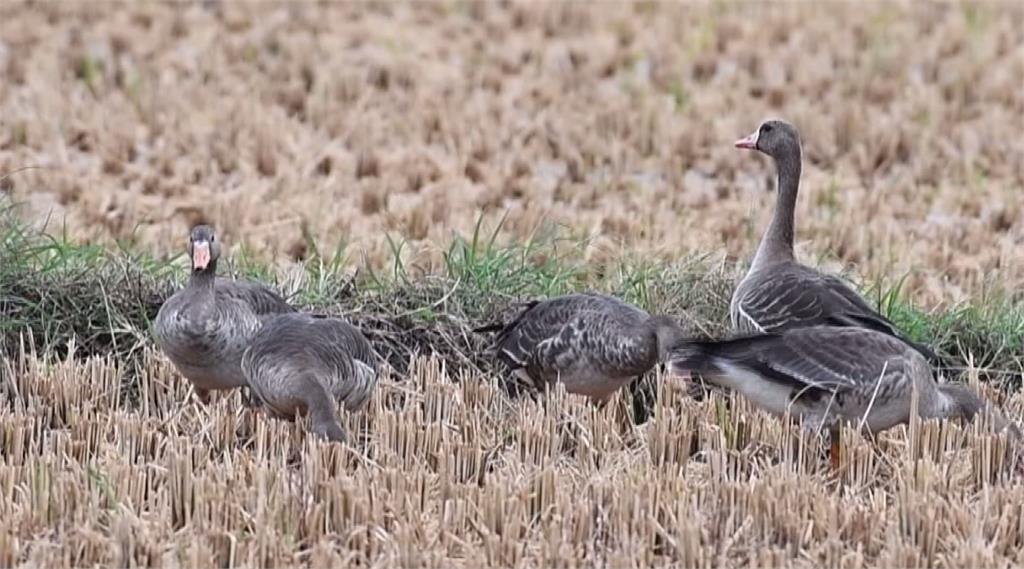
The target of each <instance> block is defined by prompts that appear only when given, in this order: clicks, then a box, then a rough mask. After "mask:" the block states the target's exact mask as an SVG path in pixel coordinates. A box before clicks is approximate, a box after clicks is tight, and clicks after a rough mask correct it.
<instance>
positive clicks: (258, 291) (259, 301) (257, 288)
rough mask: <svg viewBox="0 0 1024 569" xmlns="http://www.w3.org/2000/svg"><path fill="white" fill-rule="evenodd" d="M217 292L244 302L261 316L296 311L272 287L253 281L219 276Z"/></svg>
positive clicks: (216, 285)
mask: <svg viewBox="0 0 1024 569" xmlns="http://www.w3.org/2000/svg"><path fill="white" fill-rule="evenodd" d="M214 286H215V287H216V293H217V294H218V295H222V296H223V297H225V298H230V299H233V300H236V301H238V302H241V303H244V304H245V305H247V306H248V307H249V308H251V309H252V311H253V312H254V313H255V314H257V315H259V316H266V315H270V314H285V313H289V312H295V311H296V310H295V308H294V307H293V306H292V305H290V304H288V302H287V301H286V300H285V299H284V298H282V297H281V295H279V294H278V293H277V292H275V291H274V290H272V289H271V288H270V287H268V286H266V285H264V284H261V283H256V282H252V281H243V280H231V279H222V278H218V279H217V280H216V283H215V285H214Z"/></svg>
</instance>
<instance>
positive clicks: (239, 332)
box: [154, 225, 295, 402]
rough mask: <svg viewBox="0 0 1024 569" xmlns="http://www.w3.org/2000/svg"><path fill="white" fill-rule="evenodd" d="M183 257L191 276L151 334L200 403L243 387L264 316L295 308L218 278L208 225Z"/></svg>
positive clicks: (249, 285) (263, 290) (257, 287)
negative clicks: (246, 355)
mask: <svg viewBox="0 0 1024 569" xmlns="http://www.w3.org/2000/svg"><path fill="white" fill-rule="evenodd" d="M188 253H189V257H190V258H191V260H192V274H191V276H190V277H189V279H188V283H187V284H186V285H185V287H184V288H182V289H181V290H179V291H178V292H176V293H174V294H173V295H172V296H171V297H170V298H168V299H167V301H165V302H164V303H163V305H162V306H161V307H160V311H159V312H158V313H157V316H156V321H155V323H154V331H155V333H156V339H157V344H158V346H159V347H160V349H161V350H162V351H163V352H164V353H165V354H167V357H168V358H169V359H170V360H171V363H172V364H174V367H175V368H176V369H177V370H178V371H179V372H180V373H181V375H182V376H184V377H185V378H186V379H188V380H189V381H190V382H191V383H192V385H193V388H194V389H195V392H196V395H197V396H198V397H199V399H200V400H202V401H204V402H205V401H208V400H209V392H210V391H213V390H226V389H233V388H236V387H242V386H245V385H246V384H247V382H246V379H245V375H244V374H243V373H242V368H241V361H242V353H243V352H244V351H245V348H246V346H248V344H249V341H250V340H251V338H252V336H253V335H254V334H255V333H256V332H257V331H258V330H259V328H260V326H261V324H262V322H263V320H264V319H265V318H267V317H268V316H271V315H277V314H282V313H289V312H294V311H295V308H293V307H292V306H291V305H289V304H288V303H287V302H285V300H284V299H283V298H281V296H279V295H278V294H277V293H276V292H274V291H272V290H271V289H269V288H268V287H266V286H264V285H262V284H259V283H254V282H249V281H241V280H230V279H224V278H220V277H217V276H216V273H217V260H218V258H219V257H220V243H219V242H218V241H217V236H216V234H215V233H214V230H213V228H212V227H210V226H208V225H197V226H195V227H193V228H192V231H191V232H190V234H189V246H188Z"/></svg>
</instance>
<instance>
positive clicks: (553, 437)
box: [0, 357, 1024, 568]
mask: <svg viewBox="0 0 1024 569" xmlns="http://www.w3.org/2000/svg"><path fill="white" fill-rule="evenodd" d="M7 371H15V372H16V373H15V374H13V377H15V378H16V379H14V380H13V381H11V382H10V383H8V384H6V385H4V387H3V389H4V391H5V392H6V394H5V397H3V399H2V403H0V440H2V441H3V448H4V452H3V454H2V457H0V494H2V500H0V530H2V531H0V565H2V566H5V567H6V566H21V565H24V566H58V567H72V566H75V567H81V566H91V565H119V566H134V565H154V566H162V567H178V566H197V565H200V566H210V565H217V566H225V567H227V566H232V567H234V566H267V567H273V566H289V565H295V564H308V565H311V566H322V567H337V566H339V565H341V564H342V563H347V564H349V566H362V567H394V566H396V565H402V566H417V567H419V566H430V567H460V566H462V567H480V566H492V567H496V566H504V567H533V566H541V565H542V566H559V567H577V566H579V567H584V566H587V567H590V566H597V565H602V564H605V563H606V564H607V565H608V566H613V567H648V566H665V565H670V564H676V565H679V566H686V567H695V566H702V567H703V566H736V567H743V566H750V565H751V564H753V565H756V566H759V567H774V566H778V567H781V566H789V567H794V566H795V567H818V566H823V565H824V566H829V567H844V568H857V567H873V566H877V567H923V566H936V567H943V566H944V567H956V566H985V567H997V566H1007V565H1010V564H1020V563H1022V562H1024V556H1022V553H1021V552H1022V551H1024V548H1022V547H1021V546H1022V544H1024V510H1022V508H1021V506H1020V504H1021V503H1022V502H1024V483H1022V482H1024V479H1022V478H1021V477H1019V476H1015V475H1014V474H1013V472H1014V471H1015V470H1016V469H1017V468H1018V466H1019V458H1018V456H1017V455H1016V454H1015V453H1014V452H1013V451H1012V450H1011V449H1009V448H1008V447H1007V445H1006V440H1005V438H1003V437H1000V436H993V435H988V434H985V433H984V431H983V430H982V429H980V428H978V427H970V428H966V429H961V428H960V427H959V426H957V425H956V424H953V423H936V422H927V423H923V424H915V425H913V426H911V427H910V429H909V430H908V429H897V430H896V431H894V432H891V433H888V434H886V435H884V436H883V437H881V439H880V440H879V441H878V442H877V444H874V445H873V444H872V443H871V442H869V441H867V440H865V439H862V438H861V437H860V436H858V435H856V434H855V433H853V432H846V433H844V437H845V443H846V445H847V446H846V447H845V450H844V462H845V465H846V466H845V468H844V470H843V471H842V473H841V475H840V476H839V477H838V478H834V477H832V476H831V475H830V474H829V473H828V472H827V469H828V466H827V464H828V462H827V460H824V459H822V457H821V454H820V453H821V449H820V447H819V446H818V442H817V441H816V440H815V439H813V438H812V437H810V436H808V435H805V434H803V433H802V432H801V431H800V429H798V428H796V427H787V426H785V425H784V423H783V422H781V421H779V420H777V419H774V418H770V417H767V416H765V415H762V414H760V413H759V412H755V411H753V410H752V409H751V408H750V407H749V406H747V405H746V404H743V403H742V402H740V401H732V400H727V399H721V398H719V397H717V396H714V397H711V398H708V399H706V400H704V401H701V402H696V401H693V400H690V399H688V398H686V397H685V396H684V395H683V393H682V391H681V390H679V389H678V388H677V387H676V386H675V384H673V383H671V382H669V381H668V380H666V381H665V382H663V383H662V384H661V389H662V392H663V393H662V395H663V396H662V397H661V398H660V402H659V404H658V407H657V409H656V410H655V416H654V418H653V419H652V420H651V421H649V422H648V423H646V424H644V425H641V426H634V425H632V423H631V422H630V421H629V420H628V418H627V413H626V411H625V400H624V399H623V400H618V401H617V402H616V403H614V404H612V405H609V406H608V407H607V408H605V409H604V410H597V409H596V408H595V407H593V406H591V405H589V404H587V403H585V402H583V401H581V400H578V399H575V398H572V397H571V396H567V395H565V394H564V392H555V393H552V394H550V395H549V397H548V398H547V399H546V400H540V401H531V400H528V399H520V400H514V401H510V400H509V399H507V398H506V397H505V396H504V395H503V394H502V393H501V391H500V390H498V389H497V388H496V387H495V385H494V384H492V383H489V382H487V381H484V380H480V379H479V378H471V377H462V378H458V379H460V381H452V378H450V377H448V376H447V375H446V373H445V371H444V369H443V366H441V365H439V364H438V362H437V361H436V360H423V359H421V360H417V361H416V362H415V364H414V366H413V370H412V371H411V375H410V380H409V381H405V382H401V383H396V382H394V381H392V380H391V379H388V378H385V380H384V381H383V385H382V387H381V389H380V390H379V391H378V392H377V395H376V397H375V398H374V400H373V402H372V403H371V404H370V406H369V408H368V410H367V411H366V412H365V413H363V414H360V415H354V416H349V417H348V418H347V420H346V423H347V426H348V427H349V428H350V429H352V430H353V432H355V433H361V435H360V436H358V437H357V439H358V441H357V442H356V443H355V445H356V448H345V447H341V446H337V445H328V444H322V443H318V442H316V441H315V440H313V439H311V438H310V437H308V436H306V435H305V434H304V433H303V431H302V430H301V426H300V425H296V424H289V423H286V422H281V421H275V420H269V419H267V418H265V417H262V416H258V415H254V414H252V413H251V412H249V411H246V410H241V409H239V400H238V396H237V395H231V396H228V397H223V398H220V399H219V400H216V401H215V403H214V404H213V405H212V406H211V407H208V408H207V407H202V406H200V405H199V404H197V403H196V402H195V400H194V399H191V398H189V392H188V389H187V387H186V383H185V382H183V381H181V380H180V379H179V378H178V377H177V375H176V374H175V373H173V371H172V370H171V369H170V367H169V366H168V365H167V364H166V363H165V362H164V361H163V360H162V359H161V358H157V357H149V358H148V360H147V365H146V371H145V373H144V374H143V377H142V378H141V383H140V387H139V389H140V392H139V398H138V404H137V405H129V404H128V403H127V401H128V399H127V398H125V397H124V394H123V393H122V391H121V389H120V385H121V381H122V379H123V378H122V377H121V373H122V372H121V371H120V370H119V369H118V364H117V363H116V362H113V361H110V360H107V359H103V358H92V359H89V360H87V361H78V362H68V361H41V360H40V359H38V358H33V357H25V358H24V359H23V360H22V363H20V364H16V365H14V366H13V369H10V370H7ZM1008 404H1009V405H1010V406H1011V407H1013V408H1014V409H1017V410H1019V409H1020V408H1021V407H1022V405H1024V398H1022V397H1021V396H1020V395H1017V396H1016V397H1015V398H1014V399H1013V400H1012V401H1010V402H1009V403H1008Z"/></svg>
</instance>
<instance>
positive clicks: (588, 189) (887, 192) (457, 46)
mask: <svg viewBox="0 0 1024 569" xmlns="http://www.w3.org/2000/svg"><path fill="white" fill-rule="evenodd" d="M1022 76H1024V8H1022V7H1021V6H1019V5H1015V4H1014V3H1008V2H1003V3H998V2H994V3H985V4H970V5H968V4H958V3H951V4H942V5H939V4H932V3H928V4H918V3H900V4H892V3H883V2H871V3H869V5H867V6H864V5H862V4H861V3H851V4H845V5H844V4H837V3H828V4H827V6H816V5H814V4H811V3H804V2H800V3H786V4H783V5H776V6H774V7H769V6H761V5H758V6H752V5H749V4H746V3H729V2H725V3H713V4H705V3H700V4H697V3H646V2H645V3H636V4H628V3H619V2H605V3H601V4H600V5H598V6H586V5H584V4H579V3H557V4H556V3H544V4H535V3H510V4H508V5H497V4H482V3H468V2H444V3H433V4H424V3H411V4H393V3H380V4H367V3H342V2H331V3H323V4H313V3H307V2H295V3H290V4H287V5H285V4H282V3H275V2H222V1H212V2H206V3H201V4H199V3H197V4H187V5H169V4H163V3H149V2H146V3H130V4H129V5H127V6H118V5H117V4H116V3H114V2H81V3H66V2H49V3H46V2H44V3H32V4H28V3H21V2H13V1H11V2H4V4H3V6H2V7H0V171H8V170H11V169H14V168H17V167H21V166H25V165H41V166H45V168H44V169H38V170H31V171H27V172H23V173H20V174H18V175H16V176H14V177H12V178H10V179H8V180H6V181H5V182H4V187H5V188H6V189H7V190H9V191H11V192H12V193H13V194H14V196H15V197H16V198H18V199H20V200H23V201H26V202H28V203H29V204H30V205H31V206H32V208H33V211H34V213H35V214H36V215H37V216H42V215H45V214H47V213H53V214H55V215H56V216H58V219H60V218H62V217H63V216H66V218H67V223H68V227H69V228H70V230H71V232H72V234H73V235H76V236H78V237H82V238H87V239H91V240H94V239H120V240H128V241H134V242H136V243H139V244H141V245H144V246H146V247H148V248H155V249H157V250H160V251H168V250H175V251H176V250H178V249H179V242H180V241H181V238H182V236H183V235H184V234H185V230H186V228H187V226H188V225H189V224H191V223H193V222H195V221H197V220H199V219H208V220H212V221H213V222H215V223H216V224H217V225H218V227H219V228H221V229H222V231H223V233H224V235H225V238H226V240H227V241H229V242H232V243H239V242H241V241H242V240H243V239H244V240H245V241H247V242H248V243H250V244H251V245H253V246H254V247H255V249H256V250H257V251H259V252H260V253H261V254H263V255H265V256H274V257H278V258H288V257H293V258H301V257H303V256H305V255H307V254H308V251H309V243H308V241H307V240H306V239H305V237H304V235H309V236H314V237H316V238H318V239H319V240H320V241H321V242H326V243H332V244H333V243H337V242H347V243H351V244H352V245H353V247H355V248H356V250H357V251H359V252H365V254H366V256H367V258H368V259H369V261H370V262H371V264H377V265H378V266H380V265H381V264H383V263H386V262H387V259H388V258H389V253H390V251H389V250H388V245H387V243H386V241H385V240H384V239H382V238H381V236H382V234H383V233H384V232H389V233H390V234H392V235H395V236H398V237H401V238H404V239H407V240H408V241H409V246H408V247H406V248H405V249H404V254H405V255H406V256H407V261H408V263H409V264H410V265H412V264H417V265H421V266H425V267H428V268H429V267H430V266H434V267H436V264H437V262H438V261H439V259H440V252H439V251H438V250H437V249H436V246H435V245H433V244H436V243H440V242H446V241H447V235H448V232H450V231H451V230H460V231H463V232H465V231H467V230H468V229H469V228H470V227H472V224H473V223H474V222H475V220H476V219H477V217H478V214H479V213H480V212H481V211H484V212H486V214H487V215H489V216H493V218H497V217H499V216H501V215H502V214H504V213H505V212H507V213H508V223H507V224H506V230H507V235H508V236H510V237H518V238H522V237H524V236H527V235H529V234H531V232H533V231H534V230H535V229H536V228H537V226H538V224H540V223H541V222H542V220H548V221H550V222H555V223H566V224H569V225H570V226H571V227H573V228H574V229H575V230H578V231H581V232H586V233H587V234H589V235H591V236H592V237H593V241H592V242H591V246H590V248H589V249H588V251H587V255H588V256H589V257H591V258H595V259H599V258H605V257H607V256H609V255H612V256H615V255H618V254H619V251H620V249H621V248H622V247H628V248H630V250H632V251H646V252H649V253H652V254H656V255H665V256H668V257H672V258H674V257H676V256H678V255H679V254H681V253H689V252H693V251H704V252H707V251H715V252H717V251H724V252H725V253H726V254H727V255H729V256H745V255H748V254H749V252H750V251H751V250H752V248H753V244H754V242H755V240H756V238H757V236H758V234H759V232H760V230H761V228H762V227H763V223H764V222H765V220H766V216H767V212H766V210H767V209H768V206H769V205H770V204H771V202H772V199H773V196H772V195H769V194H766V193H765V192H764V191H763V189H764V187H765V186H766V184H767V183H769V182H768V180H769V179H770V177H771V174H770V172H771V168H770V165H769V163H768V162H767V161H766V160H765V159H763V158H756V157H754V156H752V155H750V154H748V153H742V152H739V151H737V150H735V149H733V148H732V144H731V143H732V141H733V140H735V139H736V138H737V137H739V136H741V135H745V134H747V133H748V132H749V131H751V130H752V129H753V128H754V127H755V126H756V125H757V123H758V121H759V120H760V119H761V118H763V117H764V116H766V115H781V116H785V117H787V118H789V119H791V120H793V121H795V122H796V123H797V124H798V126H800V128H801V129H802V131H803V134H804V138H805V145H806V158H807V161H808V167H807V169H806V170H805V185H804V188H805V192H804V195H803V199H802V200H801V202H800V208H799V212H798V215H799V224H800V239H801V240H802V241H803V244H802V246H803V248H804V249H805V252H806V254H807V256H808V257H809V258H811V259H812V260H813V259H816V258H817V257H819V256H825V257H826V258H830V257H831V256H834V258H835V259H837V260H838V261H839V262H841V263H843V264H855V265H856V266H857V268H858V270H860V271H861V273H862V274H864V275H865V276H868V277H877V276H889V277H892V278H898V277H900V276H902V275H904V274H905V273H908V272H909V273H911V277H910V280H909V282H908V288H907V290H908V291H910V292H912V293H913V294H915V295H916V296H915V298H916V299H917V300H918V301H920V302H927V303H931V302H933V301H937V300H949V299H954V300H959V299H962V298H964V295H966V294H969V293H972V292H976V291H977V290H978V289H979V288H980V287H981V286H982V285H984V284H986V283H992V282H998V283H1000V285H1001V286H1005V287H1008V288H1018V287H1019V286H1020V285H1021V284H1024V252H1022V251H1024V248H1021V247H1020V246H1019V243H1020V241H1021V238H1022V231H1024V230H1022V226H1021V224H1020V222H1019V221H1018V220H1019V219H1020V218H1021V213H1022V212H1021V206H1020V203H1021V200H1020V199H1018V194H1019V193H1020V191H1021V189H1022V187H1024V138H1022V137H1021V136H1020V132H1022V131H1024V90H1022V89H1021V88H1020V78H1021V77H1022ZM748 219H749V220H750V221H749V222H747V221H746V220H748Z"/></svg>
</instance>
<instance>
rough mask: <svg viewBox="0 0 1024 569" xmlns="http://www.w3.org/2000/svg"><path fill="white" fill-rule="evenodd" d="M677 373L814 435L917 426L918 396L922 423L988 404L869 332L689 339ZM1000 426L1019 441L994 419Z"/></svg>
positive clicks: (1013, 429) (819, 330) (825, 330)
mask: <svg viewBox="0 0 1024 569" xmlns="http://www.w3.org/2000/svg"><path fill="white" fill-rule="evenodd" d="M669 360H670V364H669V365H670V367H671V369H672V371H673V372H674V373H699V374H700V375H701V377H703V378H704V379H705V380H707V381H709V382H711V383H714V384H716V385H720V386H722V387H726V388H729V389H732V390H735V391H737V392H739V393H740V394H741V395H743V396H744V397H746V398H747V399H750V400H751V401H752V402H753V403H754V404H756V405H757V406H758V407H760V408H762V409H765V410H767V411H769V412H771V413H774V414H776V415H783V414H785V413H786V412H789V414H790V416H792V417H797V418H800V419H802V420H803V424H804V426H805V427H807V428H808V429H810V430H813V431H816V432H817V431H819V430H821V429H824V430H826V431H829V432H830V433H832V434H833V436H832V444H833V453H834V454H833V461H835V460H836V459H837V457H838V454H836V453H835V451H836V445H837V444H838V437H836V436H835V432H836V430H838V427H839V425H840V423H843V422H846V423H849V424H852V425H855V426H857V427H859V428H864V429H866V430H868V431H869V432H872V433H877V432H879V431H884V430H886V429H889V428H891V427H894V426H896V425H899V424H901V423H907V422H908V421H909V420H910V416H911V413H912V412H913V409H912V401H913V399H912V395H913V392H914V390H916V391H917V393H918V409H917V411H918V414H919V416H921V417H922V418H925V419H928V418H944V417H961V418H964V419H967V420H971V419H973V418H974V416H975V415H976V414H977V413H978V412H979V411H981V410H982V409H983V408H985V407H986V403H985V401H984V400H983V399H982V398H981V397H979V396H978V395H977V394H975V393H974V392H973V391H971V390H970V389H969V388H967V387H966V386H964V385H958V384H952V383H938V382H937V381H936V380H935V378H934V376H933V371H932V368H931V366H930V365H929V363H928V361H927V360H926V359H925V357H924V356H923V355H922V354H921V353H920V352H918V351H917V350H915V349H914V348H913V347H912V346H910V345H908V344H907V343H906V342H903V341H902V340H900V339H898V338H895V337H893V336H890V335H888V334H885V333H883V332H878V331H875V330H871V329H866V328H855V327H837V326H816V327H811V328H793V329H789V330H785V331H781V332H773V333H768V334H761V335H753V336H746V337H740V338H734V339H731V340H722V341H683V342H680V343H678V344H676V346H675V347H674V348H673V349H672V353H671V355H670V357H669ZM993 420H994V425H993V426H994V427H996V428H997V429H998V430H1002V429H1008V430H1009V433H1010V435H1011V436H1012V437H1013V438H1014V439H1019V438H1020V431H1019V429H1018V427H1017V426H1016V425H1015V424H1013V423H1012V422H1010V421H1008V420H1007V419H1006V418H1005V417H1004V416H1003V415H1002V414H1001V413H999V412H994V413H993Z"/></svg>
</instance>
